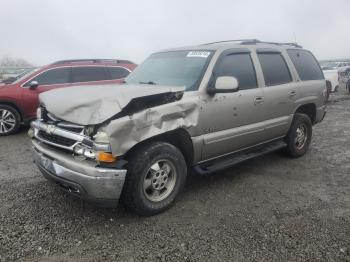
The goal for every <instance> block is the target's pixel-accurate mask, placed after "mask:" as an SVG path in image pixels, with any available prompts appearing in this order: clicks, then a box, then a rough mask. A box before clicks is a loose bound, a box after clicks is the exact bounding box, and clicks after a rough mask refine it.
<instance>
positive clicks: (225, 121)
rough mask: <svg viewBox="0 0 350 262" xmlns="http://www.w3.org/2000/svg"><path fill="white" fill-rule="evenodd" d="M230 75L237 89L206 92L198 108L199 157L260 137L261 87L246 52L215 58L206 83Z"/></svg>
mask: <svg viewBox="0 0 350 262" xmlns="http://www.w3.org/2000/svg"><path fill="white" fill-rule="evenodd" d="M220 76H234V77H236V78H237V80H238V82H239V91H237V92H234V93H216V94H215V95H212V96H211V95H208V96H207V97H206V98H205V99H204V101H203V106H202V108H201V114H200V118H201V119H200V120H199V123H200V124H201V129H202V133H203V147H202V160H208V159H210V158H213V157H217V156H220V155H224V154H227V153H231V152H234V151H237V150H240V149H243V148H246V147H249V146H252V145H255V144H257V143H259V142H262V141H263V139H264V136H263V134H264V119H263V116H264V114H263V111H262V103H261V99H262V90H261V88H259V87H258V83H257V77H256V71H255V67H254V64H253V61H252V58H251V54H250V51H249V50H248V49H244V50H236V49H233V50H227V51H225V52H224V53H223V54H222V55H221V56H220V58H219V59H218V61H217V63H216V65H215V68H214V70H213V76H212V79H211V81H210V83H209V85H213V84H214V83H215V80H216V78H217V77H220Z"/></svg>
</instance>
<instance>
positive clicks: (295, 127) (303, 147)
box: [285, 113, 312, 158]
mask: <svg viewBox="0 0 350 262" xmlns="http://www.w3.org/2000/svg"><path fill="white" fill-rule="evenodd" d="M303 134H306V137H305V136H304V137H303ZM298 135H299V139H298ZM311 139H312V123H311V120H310V118H309V117H308V116H307V115H305V114H298V113H297V114H295V116H294V119H293V122H292V125H291V127H290V129H289V131H288V134H287V136H286V138H285V142H286V143H287V147H286V148H285V152H286V153H287V155H288V156H290V157H292V158H297V157H301V156H303V155H305V153H306V152H307V151H308V149H309V146H310V143H311Z"/></svg>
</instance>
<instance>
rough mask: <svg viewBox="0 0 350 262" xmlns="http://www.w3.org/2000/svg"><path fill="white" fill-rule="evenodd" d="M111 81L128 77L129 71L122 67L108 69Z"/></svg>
mask: <svg viewBox="0 0 350 262" xmlns="http://www.w3.org/2000/svg"><path fill="white" fill-rule="evenodd" d="M108 70H109V73H110V75H111V78H112V79H121V78H125V77H127V76H128V75H129V73H130V72H129V71H128V70H126V69H125V68H123V67H108Z"/></svg>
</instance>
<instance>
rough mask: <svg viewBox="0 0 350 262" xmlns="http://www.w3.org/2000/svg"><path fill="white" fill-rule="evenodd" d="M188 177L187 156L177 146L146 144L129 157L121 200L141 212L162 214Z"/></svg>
mask: <svg viewBox="0 0 350 262" xmlns="http://www.w3.org/2000/svg"><path fill="white" fill-rule="evenodd" d="M186 176H187V166H186V162H185V159H184V157H183V155H182V153H181V152H180V151H179V150H178V149H177V148H176V147H175V146H173V145H171V144H168V143H164V142H153V143H150V144H147V145H145V146H143V147H141V148H139V149H138V150H137V151H136V152H134V154H132V155H130V156H129V159H128V173H127V176H126V180H125V183H124V188H123V193H122V202H123V204H124V205H125V206H126V207H127V208H128V209H129V210H130V211H133V212H135V213H137V214H139V215H143V216H150V215H154V214H157V213H160V212H162V211H163V210H165V209H167V208H169V207H170V206H171V205H172V204H173V202H174V200H175V198H176V197H177V195H178V194H179V192H180V190H181V189H182V188H183V186H184V183H185V180H186Z"/></svg>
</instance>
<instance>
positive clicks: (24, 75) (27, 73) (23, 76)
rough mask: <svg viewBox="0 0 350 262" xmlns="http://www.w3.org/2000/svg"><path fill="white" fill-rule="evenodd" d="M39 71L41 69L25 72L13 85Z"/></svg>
mask: <svg viewBox="0 0 350 262" xmlns="http://www.w3.org/2000/svg"><path fill="white" fill-rule="evenodd" d="M39 69H40V68H33V69H28V70H26V71H25V72H23V73H21V74H19V75H18V76H17V77H16V79H15V81H14V82H13V83H14V84H17V83H19V82H20V81H21V80H22V79H24V78H26V77H28V76H29V75H31V74H32V73H34V72H36V71H38V70H39Z"/></svg>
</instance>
